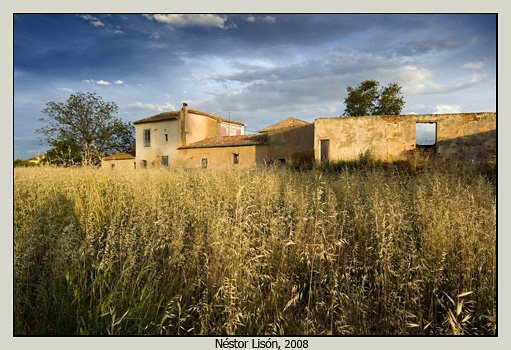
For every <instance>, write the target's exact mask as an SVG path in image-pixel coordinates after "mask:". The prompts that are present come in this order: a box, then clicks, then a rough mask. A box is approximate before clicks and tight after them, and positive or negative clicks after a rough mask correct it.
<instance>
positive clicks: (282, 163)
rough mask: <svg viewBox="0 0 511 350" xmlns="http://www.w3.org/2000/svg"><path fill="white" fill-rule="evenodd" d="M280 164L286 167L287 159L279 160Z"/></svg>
mask: <svg viewBox="0 0 511 350" xmlns="http://www.w3.org/2000/svg"><path fill="white" fill-rule="evenodd" d="M278 164H279V165H280V166H284V165H286V159H285V158H279V159H278Z"/></svg>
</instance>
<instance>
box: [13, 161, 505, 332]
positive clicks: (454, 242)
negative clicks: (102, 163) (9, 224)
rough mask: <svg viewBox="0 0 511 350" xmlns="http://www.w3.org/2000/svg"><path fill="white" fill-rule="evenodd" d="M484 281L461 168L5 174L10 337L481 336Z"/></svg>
mask: <svg viewBox="0 0 511 350" xmlns="http://www.w3.org/2000/svg"><path fill="white" fill-rule="evenodd" d="M496 277H497V276H496V186H495V181H494V180H489V179H488V176H483V174H481V173H479V172H477V171H475V170H472V169H468V170H467V169H465V170H463V169H451V170H448V171H447V170H428V171H421V172H417V173H402V172H396V171H390V170H388V169H386V170H385V169H378V168H376V169H368V170H367V169H366V170H364V169H359V170H356V169H355V170H353V169H352V170H345V171H341V172H335V173H334V172H325V171H319V170H310V171H301V172H300V171H291V170H286V169H257V170H254V169H251V170H238V171H233V170H228V171H227V170H226V171H209V170H208V171H189V172H185V171H156V170H155V171H136V172H131V173H125V174H124V173H120V172H115V171H101V170H94V169H80V168H75V169H62V168H49V167H48V168H44V167H41V168H16V169H15V171H14V333H15V334H17V335H22V334H40V335H43V334H44V335H51V334H66V335H74V334H93V335H100V334H180V335H185V334H210V335H213V334H249V335H256V334H257V335H260V334H357V335H363V334H390V335H398V334H430V335H431V334H486V335H491V334H495V332H496V290H497V289H496Z"/></svg>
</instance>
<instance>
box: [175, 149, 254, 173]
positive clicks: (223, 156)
mask: <svg viewBox="0 0 511 350" xmlns="http://www.w3.org/2000/svg"><path fill="white" fill-rule="evenodd" d="M256 147H261V146H231V147H209V148H186V149H180V150H179V159H180V165H181V166H182V167H185V168H200V167H201V166H202V163H201V160H202V158H207V159H208V169H209V168H225V167H234V166H235V167H246V166H255V165H256V160H257V150H256ZM234 153H238V154H239V158H238V159H239V164H234V163H233V159H234Z"/></svg>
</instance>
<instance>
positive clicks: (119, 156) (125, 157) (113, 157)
mask: <svg viewBox="0 0 511 350" xmlns="http://www.w3.org/2000/svg"><path fill="white" fill-rule="evenodd" d="M128 159H135V156H134V155H132V154H129V153H126V152H122V153H117V154H113V155H111V156H108V157H103V158H101V160H128Z"/></svg>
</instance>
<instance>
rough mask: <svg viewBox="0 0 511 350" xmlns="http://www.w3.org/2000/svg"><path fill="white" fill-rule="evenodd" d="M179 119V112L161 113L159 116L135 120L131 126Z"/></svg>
mask: <svg viewBox="0 0 511 350" xmlns="http://www.w3.org/2000/svg"><path fill="white" fill-rule="evenodd" d="M177 119H179V112H177V111H174V112H163V113H160V114H156V115H153V116H151V117H148V118H144V119H140V120H136V121H134V122H133V124H142V123H151V122H160V121H163V120H177Z"/></svg>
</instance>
